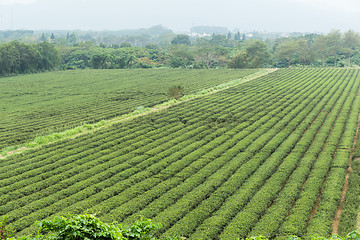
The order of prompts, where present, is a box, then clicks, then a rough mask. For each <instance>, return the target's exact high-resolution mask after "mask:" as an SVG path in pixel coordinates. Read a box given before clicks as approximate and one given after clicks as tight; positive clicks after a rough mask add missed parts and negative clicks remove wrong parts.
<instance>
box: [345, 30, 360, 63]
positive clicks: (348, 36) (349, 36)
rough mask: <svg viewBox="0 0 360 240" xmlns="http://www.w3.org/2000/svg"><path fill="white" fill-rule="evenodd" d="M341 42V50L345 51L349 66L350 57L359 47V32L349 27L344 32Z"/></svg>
mask: <svg viewBox="0 0 360 240" xmlns="http://www.w3.org/2000/svg"><path fill="white" fill-rule="evenodd" d="M342 43H343V52H344V53H345V55H346V58H347V59H348V67H350V66H351V62H350V57H351V55H353V54H354V53H355V52H356V50H357V49H358V48H359V45H360V39H359V34H358V33H356V32H354V31H353V30H351V29H350V30H349V31H347V32H345V33H344V36H343V39H342Z"/></svg>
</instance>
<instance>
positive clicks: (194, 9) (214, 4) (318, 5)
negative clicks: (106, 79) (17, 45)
mask: <svg viewBox="0 0 360 240" xmlns="http://www.w3.org/2000/svg"><path fill="white" fill-rule="evenodd" d="M159 24H161V25H163V26H164V27H167V28H169V29H171V30H173V31H175V32H185V31H189V30H190V29H191V27H192V26H199V25H203V26H204V25H205V26H223V27H227V28H228V29H229V30H233V29H239V30H240V31H266V32H323V33H326V32H329V31H330V30H331V29H340V30H341V31H346V30H348V29H352V30H354V31H357V32H360V1H356V0H342V1H341V2H339V1H334V0H327V1H326V0H288V1H286V0H252V1H250V0H249V1H241V0H240V1H234V0H223V1H213V0H192V1H190V0H182V1H179V0H172V1H169V0H153V1H146V0H102V1H99V0H0V30H16V29H27V30H93V31H99V30H123V29H136V28H148V27H151V26H154V25H159Z"/></svg>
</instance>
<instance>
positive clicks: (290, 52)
mask: <svg viewBox="0 0 360 240" xmlns="http://www.w3.org/2000/svg"><path fill="white" fill-rule="evenodd" d="M297 49H298V46H297V44H296V42H295V41H294V40H289V41H285V42H281V43H280V44H279V45H278V46H277V48H276V51H275V58H276V59H277V60H279V61H286V62H287V66H288V67H289V66H290V63H291V60H292V59H293V57H294V56H295V53H296V51H297Z"/></svg>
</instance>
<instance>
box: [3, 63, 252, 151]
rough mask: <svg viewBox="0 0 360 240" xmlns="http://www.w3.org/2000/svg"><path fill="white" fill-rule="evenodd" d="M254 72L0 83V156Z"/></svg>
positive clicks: (80, 75)
mask: <svg viewBox="0 0 360 240" xmlns="http://www.w3.org/2000/svg"><path fill="white" fill-rule="evenodd" d="M256 71H257V70H241V71H235V70H234V71H231V70H230V71H229V70H213V71H204V70H184V69H183V70H174V69H155V70H149V69H147V70H141V69H138V70H86V71H60V72H51V73H42V74H34V75H25V76H17V77H11V78H0V106H1V115H0V150H1V149H2V148H4V147H6V146H11V145H16V144H19V143H23V142H24V141H28V140H30V139H32V138H34V137H35V136H36V135H44V134H48V133H52V132H54V131H62V130H65V129H68V128H71V127H74V126H78V125H81V124H83V123H93V122H97V121H100V120H102V119H109V118H112V117H115V116H119V115H122V114H125V113H129V112H132V111H134V110H135V109H136V108H137V107H139V106H145V107H151V106H154V105H156V104H159V103H162V102H164V101H166V100H167V99H168V97H167V95H166V93H167V90H168V88H169V87H171V86H174V85H181V86H183V87H184V89H185V93H186V94H191V93H195V92H197V91H199V90H202V89H206V88H209V87H212V86H215V85H217V84H221V83H225V82H229V81H231V80H235V79H239V78H241V77H244V76H246V75H249V74H252V73H255V72H256Z"/></svg>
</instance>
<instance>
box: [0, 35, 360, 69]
mask: <svg viewBox="0 0 360 240" xmlns="http://www.w3.org/2000/svg"><path fill="white" fill-rule="evenodd" d="M242 35H244V34H242ZM242 35H241V34H240V33H239V32H238V33H236V34H235V35H234V36H232V34H231V33H228V34H225V35H216V34H213V35H212V36H211V37H208V38H191V37H190V36H188V35H184V34H179V35H176V36H175V37H174V38H173V39H172V40H171V41H170V42H169V44H168V45H163V46H159V45H157V44H151V43H150V44H147V45H146V46H144V47H141V46H132V44H130V43H127V42H123V43H121V44H110V43H108V44H105V43H103V42H102V43H100V44H96V43H94V42H92V41H80V40H78V38H77V36H76V35H75V34H74V33H72V34H67V37H66V39H61V41H60V40H59V39H57V38H56V36H55V35H53V34H52V35H51V37H50V38H46V37H45V36H44V35H42V36H41V39H40V40H41V41H42V42H40V43H30V44H27V43H23V42H19V41H11V42H9V43H5V44H1V45H0V74H1V75H9V74H20V73H30V72H38V71H47V70H53V69H86V68H93V69H123V68H158V67H170V68H202V69H204V68H205V69H207V68H225V67H229V68H261V67H290V66H311V67H330V66H333V67H351V66H354V65H360V53H359V49H360V37H359V34H358V33H356V32H354V31H352V30H348V31H347V32H345V33H341V32H340V31H339V30H332V31H330V32H329V33H328V34H324V35H319V34H307V35H301V36H297V37H282V38H276V39H266V40H261V39H247V38H246V36H245V35H244V36H242ZM240 36H241V37H240Z"/></svg>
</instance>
